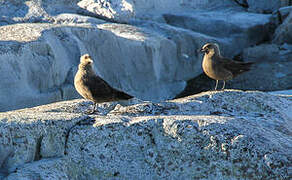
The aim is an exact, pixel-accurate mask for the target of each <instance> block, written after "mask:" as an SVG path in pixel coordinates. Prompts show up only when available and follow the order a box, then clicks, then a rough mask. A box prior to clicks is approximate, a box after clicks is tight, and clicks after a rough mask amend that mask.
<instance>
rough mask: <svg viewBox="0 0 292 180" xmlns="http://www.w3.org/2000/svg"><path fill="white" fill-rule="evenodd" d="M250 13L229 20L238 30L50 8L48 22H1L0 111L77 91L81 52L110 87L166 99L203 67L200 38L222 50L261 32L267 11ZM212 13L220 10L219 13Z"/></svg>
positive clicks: (147, 97) (247, 42) (142, 96)
mask: <svg viewBox="0 0 292 180" xmlns="http://www.w3.org/2000/svg"><path fill="white" fill-rule="evenodd" d="M205 15H208V13H207V14H206V12H205ZM235 16H236V17H237V18H239V17H242V18H243V17H245V14H242V15H235ZM203 17H204V16H203V14H201V18H203ZM247 17H249V15H247ZM251 17H253V15H251ZM251 17H250V18H247V21H246V22H249V24H248V25H244V24H243V22H241V23H238V24H237V23H236V22H235V20H234V24H236V25H234V29H236V30H235V31H232V32H230V33H228V37H226V36H227V34H224V35H222V36H219V37H217V36H216V33H215V32H212V31H208V32H205V33H206V34H202V33H203V32H200V31H199V29H198V30H197V31H198V32H194V31H191V30H188V29H182V28H181V27H174V26H169V25H166V24H163V23H157V22H146V21H135V22H133V24H132V25H125V24H115V23H105V21H103V20H98V19H96V18H92V17H87V16H81V15H74V14H60V15H57V16H54V18H53V21H54V23H41V24H37V23H23V24H15V25H7V26H1V27H0V32H1V34H2V36H1V37H0V40H1V42H0V59H1V62H2V67H3V68H0V74H1V76H2V77H5V78H3V81H1V82H0V85H1V86H0V87H1V88H0V91H1V94H0V99H1V101H0V111H7V110H11V109H17V108H24V107H32V106H36V105H40V104H45V103H51V102H55V101H60V100H66V99H72V98H76V97H79V96H78V94H77V93H76V91H75V90H74V88H73V77H74V75H75V72H76V68H77V65H78V62H79V57H80V55H81V54H84V53H89V54H90V55H91V56H92V57H93V58H94V60H95V61H96V62H95V64H96V70H97V73H98V74H99V75H100V76H101V77H103V78H104V79H105V80H106V81H107V82H109V83H110V84H111V85H112V86H113V87H115V88H118V89H122V90H124V91H125V92H127V93H129V94H131V95H134V96H135V97H138V98H140V99H144V100H154V101H159V100H165V99H171V98H173V97H175V96H176V95H177V94H179V93H180V92H181V91H182V90H183V89H184V88H185V86H186V81H187V80H189V79H191V78H193V77H196V76H198V75H199V74H201V73H202V70H201V60H202V58H201V54H198V53H197V52H196V50H197V49H199V48H200V47H201V46H202V45H203V44H204V43H205V42H207V41H216V42H218V43H219V44H220V45H222V47H223V54H226V55H229V56H232V55H235V54H237V53H239V52H240V51H241V50H242V49H243V48H244V47H246V46H249V45H251V44H255V43H259V42H260V41H262V40H263V38H264V36H266V34H265V33H261V35H259V34H258V31H265V29H266V28H267V27H268V19H269V18H268V16H266V15H263V16H256V15H255V19H256V18H258V19H260V18H262V19H261V20H260V21H259V20H252V19H253V18H251ZM216 18H219V20H220V18H221V19H224V18H226V16H225V15H224V14H223V13H218V17H216ZM168 20H169V19H168ZM251 20H252V21H251ZM211 21H212V19H211ZM169 22H171V21H170V20H169ZM214 22H216V19H215V20H214ZM244 22H245V21H244ZM225 23H226V24H225ZM170 24H171V23H170ZM173 24H175V23H173ZM221 25H222V26H223V27H225V25H226V26H229V25H228V23H227V22H223V23H222V24H221ZM184 28H185V27H184ZM192 30H193V29H192ZM254 37H257V38H254ZM238 40H242V41H243V43H242V44H239V43H237V41H238ZM235 47H236V48H235ZM4 67H5V68H4ZM8 72H9V73H8ZM11 72H13V73H11ZM141 82H143V83H141ZM146 89H147V90H146Z"/></svg>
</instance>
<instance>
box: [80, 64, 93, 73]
mask: <svg viewBox="0 0 292 180" xmlns="http://www.w3.org/2000/svg"><path fill="white" fill-rule="evenodd" d="M78 69H79V70H81V71H82V72H86V73H94V70H93V68H92V66H91V65H89V64H79V66H78Z"/></svg>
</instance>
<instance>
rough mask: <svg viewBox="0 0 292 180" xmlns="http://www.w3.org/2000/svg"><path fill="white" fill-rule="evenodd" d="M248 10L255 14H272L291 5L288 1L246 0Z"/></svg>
mask: <svg viewBox="0 0 292 180" xmlns="http://www.w3.org/2000/svg"><path fill="white" fill-rule="evenodd" d="M246 2H247V5H248V7H249V8H248V10H249V11H251V12H257V13H272V12H273V11H275V10H277V9H279V8H280V7H283V6H289V5H292V2H291V1H290V0H246Z"/></svg>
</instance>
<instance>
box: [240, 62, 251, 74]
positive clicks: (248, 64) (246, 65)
mask: <svg viewBox="0 0 292 180" xmlns="http://www.w3.org/2000/svg"><path fill="white" fill-rule="evenodd" d="M253 64H254V62H243V63H240V65H241V66H240V70H241V71H243V72H245V71H249V70H250V69H251V67H252V65H253Z"/></svg>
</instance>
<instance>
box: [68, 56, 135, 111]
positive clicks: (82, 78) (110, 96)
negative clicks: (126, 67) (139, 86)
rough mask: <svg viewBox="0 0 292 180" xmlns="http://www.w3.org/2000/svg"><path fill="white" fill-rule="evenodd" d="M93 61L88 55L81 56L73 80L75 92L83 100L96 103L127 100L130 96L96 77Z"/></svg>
mask: <svg viewBox="0 0 292 180" xmlns="http://www.w3.org/2000/svg"><path fill="white" fill-rule="evenodd" d="M92 66H93V60H92V59H91V57H90V56H89V55H88V54H85V55H83V56H81V58H80V64H79V66H78V71H77V73H76V75H75V78H74V86H75V89H76V90H77V92H78V93H79V94H80V95H81V96H82V97H84V98H85V99H88V100H91V101H93V102H94V109H93V112H94V111H95V107H96V104H97V103H102V102H111V101H118V100H127V99H131V98H133V97H132V96H130V95H128V94H126V93H124V92H121V91H119V90H117V89H114V88H112V87H111V86H110V85H109V84H108V83H107V82H105V81H104V80H103V79H101V78H100V77H99V76H97V75H96V74H95V72H94V70H93V67H92Z"/></svg>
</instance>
